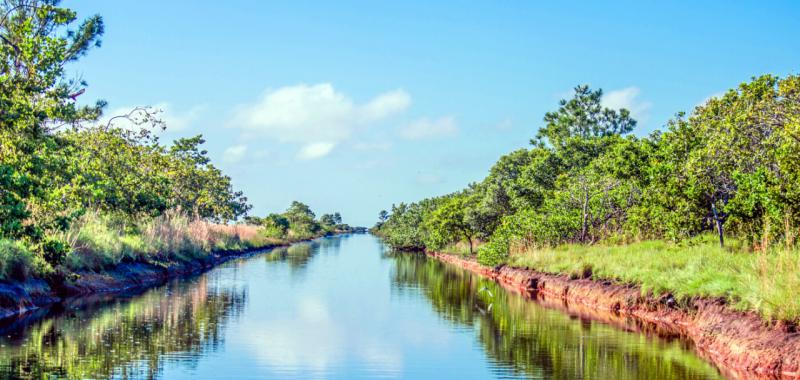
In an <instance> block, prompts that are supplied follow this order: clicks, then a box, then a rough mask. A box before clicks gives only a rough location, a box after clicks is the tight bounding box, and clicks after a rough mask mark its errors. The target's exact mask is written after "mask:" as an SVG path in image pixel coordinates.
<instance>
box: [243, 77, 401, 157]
mask: <svg viewBox="0 0 800 380" xmlns="http://www.w3.org/2000/svg"><path fill="white" fill-rule="evenodd" d="M410 105H411V96H410V95H409V94H408V93H406V92H405V91H403V90H400V89H398V90H393V91H389V92H385V93H383V94H379V95H377V96H375V97H374V98H373V99H371V100H369V101H368V102H366V103H363V104H356V103H355V102H354V101H353V100H352V99H350V97H349V96H347V95H345V94H343V93H341V92H339V91H337V90H336V89H334V87H333V85H331V84H330V83H321V84H315V85H306V84H301V85H296V86H288V87H281V88H279V89H276V90H268V91H266V92H265V93H264V94H263V95H262V96H261V98H260V99H258V100H257V101H256V102H254V103H251V104H244V105H240V106H239V107H238V108H237V110H236V112H235V116H234V119H233V121H232V123H231V124H232V126H234V127H236V128H239V129H241V130H242V132H243V133H244V134H247V135H250V136H261V137H265V138H268V139H272V140H276V141H278V142H281V143H296V144H301V145H302V147H301V149H300V151H299V152H298V155H297V157H298V158H302V159H313V158H319V157H323V156H325V155H327V154H328V153H330V152H331V151H332V150H333V149H334V147H336V146H337V145H338V144H339V143H341V142H343V141H345V140H348V139H350V138H351V137H352V136H353V135H354V134H355V133H356V132H357V131H358V130H360V129H361V128H366V127H369V125H370V124H372V123H376V122H379V121H382V120H385V119H387V118H389V117H390V116H393V115H396V114H398V113H401V112H403V111H405V110H406V109H407V108H408V107H409V106H410Z"/></svg>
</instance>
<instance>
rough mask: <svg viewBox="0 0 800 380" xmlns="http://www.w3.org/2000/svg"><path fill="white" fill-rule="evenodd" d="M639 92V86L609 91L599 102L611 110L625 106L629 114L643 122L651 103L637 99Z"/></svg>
mask: <svg viewBox="0 0 800 380" xmlns="http://www.w3.org/2000/svg"><path fill="white" fill-rule="evenodd" d="M640 92H641V91H640V90H639V88H638V87H635V86H631V87H626V88H623V89H620V90H614V91H609V92H607V93H605V94H603V100H602V101H601V103H602V105H603V107H606V108H611V109H613V110H618V109H620V108H625V109H627V110H628V111H630V112H631V116H632V117H633V118H634V119H636V120H638V121H639V122H642V123H644V122H645V121H646V120H647V118H648V116H649V112H650V108H651V107H652V106H653V104H652V103H650V102H648V101H643V100H641V99H639V93H640Z"/></svg>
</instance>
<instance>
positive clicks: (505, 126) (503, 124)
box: [492, 118, 514, 131]
mask: <svg viewBox="0 0 800 380" xmlns="http://www.w3.org/2000/svg"><path fill="white" fill-rule="evenodd" d="M513 126H514V123H512V122H511V119H508V118H507V119H503V120H501V121H500V122H499V123H497V124H495V125H492V129H494V130H497V131H508V130H510V129H511V128H512V127H513Z"/></svg>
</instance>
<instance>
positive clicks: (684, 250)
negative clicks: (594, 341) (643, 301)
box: [508, 237, 800, 321]
mask: <svg viewBox="0 0 800 380" xmlns="http://www.w3.org/2000/svg"><path fill="white" fill-rule="evenodd" d="M734 246H735V244H734ZM508 263H509V264H510V265H513V266H518V267H529V268H532V269H535V270H538V271H542V272H548V273H559V274H567V275H570V276H572V277H584V276H586V275H587V274H591V277H592V278H594V279H602V280H614V281H617V282H620V283H625V284H634V285H637V286H639V287H641V288H642V292H643V293H653V294H664V293H671V294H672V295H673V296H674V297H675V298H676V299H678V300H679V301H686V300H688V299H690V298H692V297H698V296H699V297H722V298H724V299H726V300H727V301H728V302H729V303H730V304H731V305H732V306H733V307H734V308H736V309H738V310H749V311H755V312H757V313H759V314H760V315H761V316H762V317H764V318H766V319H782V320H789V321H800V297H797V296H796V291H797V289H800V251H798V250H788V249H775V250H773V251H771V252H768V253H763V252H757V253H752V252H744V251H742V250H740V249H731V248H726V249H723V248H720V247H719V245H718V244H717V243H715V242H714V240H713V238H711V237H702V238H699V239H695V240H693V241H690V242H687V243H684V244H672V243H668V242H664V241H645V242H640V243H633V244H628V245H620V246H614V245H592V246H586V245H564V246H560V247H557V248H551V249H529V250H525V251H522V252H519V253H515V254H513V255H511V257H510V258H509V262H508Z"/></svg>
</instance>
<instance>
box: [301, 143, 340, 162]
mask: <svg viewBox="0 0 800 380" xmlns="http://www.w3.org/2000/svg"><path fill="white" fill-rule="evenodd" d="M335 145H336V144H334V143H331V142H315V143H311V144H307V145H305V146H303V147H302V148H301V149H300V151H299V152H297V158H299V159H301V160H313V159H315V158H320V157H324V156H326V155H328V153H330V152H331V150H333V147H334V146H335Z"/></svg>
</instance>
